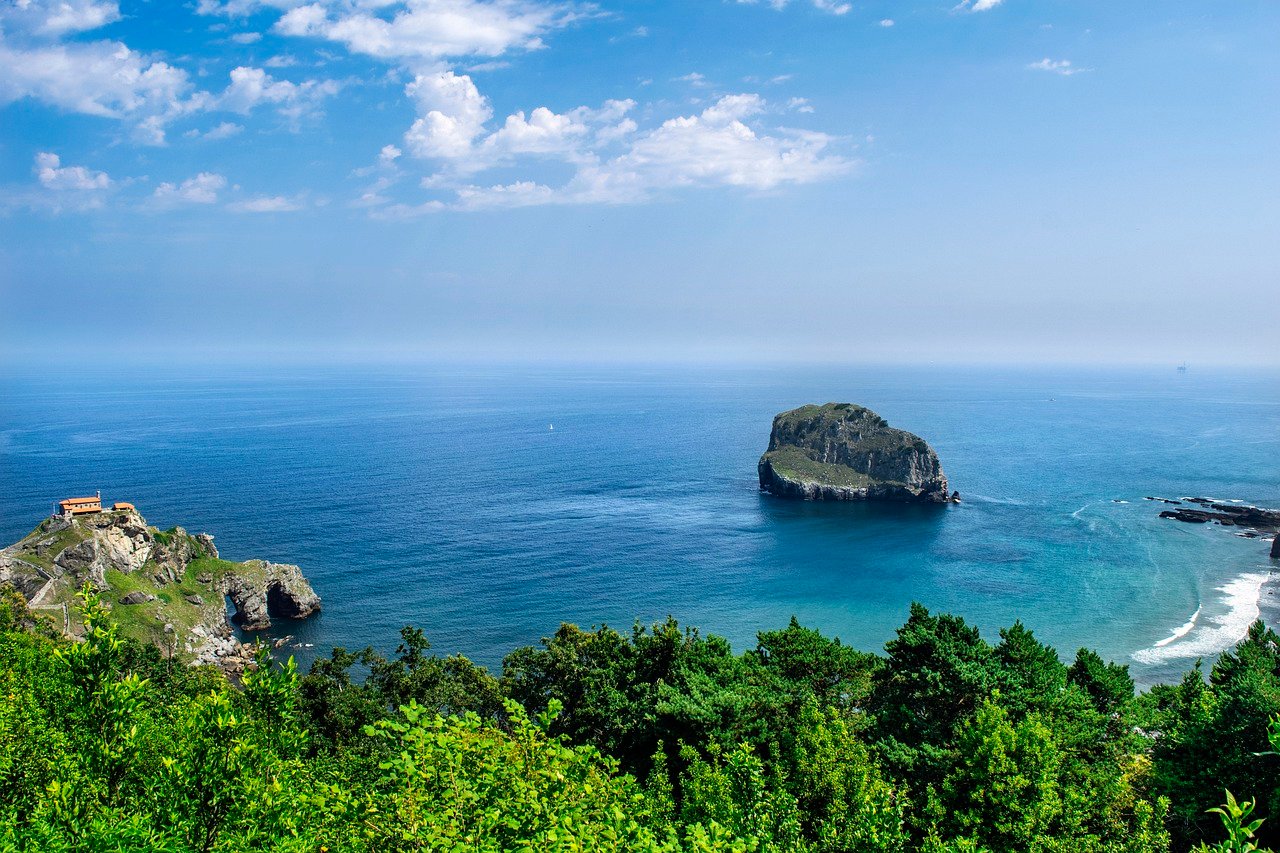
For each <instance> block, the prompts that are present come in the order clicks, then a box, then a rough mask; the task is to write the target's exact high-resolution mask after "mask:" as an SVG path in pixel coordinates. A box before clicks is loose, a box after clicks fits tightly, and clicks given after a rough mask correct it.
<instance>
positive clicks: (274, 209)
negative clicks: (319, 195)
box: [227, 195, 303, 213]
mask: <svg viewBox="0 0 1280 853" xmlns="http://www.w3.org/2000/svg"><path fill="white" fill-rule="evenodd" d="M302 208H303V204H302V203H301V202H300V201H297V200H295V199H290V198H286V197H285V196H282V195H271V196H265V195H264V196H257V197H255V198H251V199H246V200H244V201H235V202H232V203H231V204H228V205H227V209H228V210H234V211H235V212H237V213H285V212H289V211H293V210H301V209H302Z"/></svg>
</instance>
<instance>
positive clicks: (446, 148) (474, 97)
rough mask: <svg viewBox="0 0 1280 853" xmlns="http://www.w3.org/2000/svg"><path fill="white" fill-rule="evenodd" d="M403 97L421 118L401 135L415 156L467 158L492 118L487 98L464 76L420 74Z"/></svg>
mask: <svg viewBox="0 0 1280 853" xmlns="http://www.w3.org/2000/svg"><path fill="white" fill-rule="evenodd" d="M405 94H406V95H408V96H409V97H410V98H413V99H414V100H415V101H416V102H417V104H418V111H419V113H420V115H421V116H422V117H421V118H419V119H418V120H416V121H415V122H414V123H413V125H412V126H411V127H410V128H409V130H408V131H407V132H406V133H405V135H404V141H405V145H406V146H407V147H408V148H409V150H410V151H411V152H413V154H414V155H416V156H418V157H442V158H451V159H458V158H462V157H465V156H467V155H468V154H469V153H470V152H471V145H472V142H473V140H475V138H476V137H477V136H479V135H480V133H481V132H482V131H483V130H484V123H485V122H487V121H488V120H489V119H490V118H491V117H492V116H493V110H492V108H490V106H489V99H488V98H486V97H484V96H483V95H481V94H480V90H479V89H477V88H476V84H475V83H473V82H472V80H471V78H470V77H468V76H467V75H465V74H462V75H459V74H454V73H453V72H452V71H443V72H439V73H435V74H419V75H418V76H417V77H415V78H414V80H413V82H412V83H410V84H409V85H407V86H406V87H405Z"/></svg>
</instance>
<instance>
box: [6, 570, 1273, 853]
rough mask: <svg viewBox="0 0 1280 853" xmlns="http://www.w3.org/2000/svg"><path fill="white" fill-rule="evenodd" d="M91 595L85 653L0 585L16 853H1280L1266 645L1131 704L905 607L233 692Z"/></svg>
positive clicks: (1086, 661) (410, 633)
mask: <svg viewBox="0 0 1280 853" xmlns="http://www.w3.org/2000/svg"><path fill="white" fill-rule="evenodd" d="M211 568H214V567H211V566H205V567H204V570H210V569H211ZM200 570H201V569H195V571H197V572H198V571H200ZM84 598H85V604H84V607H83V610H82V617H81V618H82V623H83V625H84V628H85V637H84V641H83V642H70V641H67V640H64V639H61V638H58V637H56V636H55V635H54V633H55V632H53V631H52V630H51V629H50V628H48V627H47V626H46V625H44V624H42V622H41V620H39V619H36V618H33V617H32V616H31V614H30V613H28V612H27V611H26V608H25V604H24V602H23V601H22V599H21V596H19V595H17V594H16V593H14V592H13V591H12V590H7V591H6V590H0V851H73V850H74V851H82V850H83V851H141V850H147V851H159V853H170V852H171V853H179V851H182V853H187V851H201V852H202V853H206V851H255V850H260V851H286V853H288V852H289V851H297V853H301V851H311V852H312V853H314V851H373V850H376V851H380V853H381V852H382V851H388V852H389V851H409V850H467V851H500V850H528V851H544V850H549V851H561V850H563V851H586V850H593V851H594V850H605V851H609V850H617V851H623V850H625V851H685V850H687V851H700V852H705V853H710V851H735V853H748V851H757V853H766V852H767V851H777V853H781V852H782V851H796V853H828V851H830V853H835V851H857V852H858V853H863V851H866V853H905V851H916V850H919V851H928V852H929V853H978V851H987V853H1015V851H1016V853H1025V851H1040V852H1041V853H1075V851H1084V853H1091V851H1097V853H1103V851H1106V853H1147V851H1176V852H1177V853H1183V851H1190V850H1196V851H1215V853H1227V851H1251V850H1259V849H1263V848H1266V847H1267V846H1269V845H1270V846H1274V845H1275V844H1276V833H1275V832H1274V825H1275V821H1273V820H1272V819H1271V817H1270V816H1272V815H1276V814H1277V811H1278V810H1280V755H1277V752H1280V637H1277V635H1276V634H1275V633H1274V632H1273V631H1270V630H1268V629H1266V628H1265V627H1264V626H1263V625H1262V624H1261V623H1259V624H1257V625H1255V626H1254V627H1253V629H1252V630H1251V631H1250V634H1249V636H1248V637H1247V638H1246V639H1245V640H1244V641H1242V642H1241V643H1240V644H1239V646H1237V647H1236V648H1235V649H1234V650H1232V651H1231V652H1229V653H1227V654H1224V655H1223V656H1222V658H1221V659H1220V660H1219V661H1218V662H1217V663H1216V664H1215V665H1214V667H1213V669H1212V672H1211V674H1210V676H1209V678H1208V680H1207V681H1206V680H1205V678H1204V677H1203V675H1202V673H1201V672H1200V670H1199V669H1198V668H1197V669H1196V670H1194V671H1192V672H1191V673H1189V674H1188V675H1187V677H1186V678H1185V679H1184V680H1183V681H1182V682H1181V683H1180V684H1178V685H1170V686H1163V687H1159V688H1156V689H1154V690H1152V691H1150V692H1149V693H1146V694H1141V695H1135V693H1134V687H1133V681H1132V680H1131V679H1130V678H1129V675H1128V672H1127V669H1126V668H1125V667H1123V666H1117V665H1115V664H1112V663H1107V662H1105V661H1103V660H1102V659H1101V658H1100V657H1099V656H1098V655H1096V654H1094V653H1093V652H1090V651H1088V650H1081V651H1080V652H1079V653H1078V654H1077V655H1076V657H1075V659H1074V661H1073V662H1072V663H1071V664H1070V665H1066V664H1064V663H1063V662H1061V661H1060V660H1059V658H1058V655H1057V653H1056V652H1055V651H1054V650H1053V649H1052V648H1049V647H1047V646H1045V645H1044V644H1042V643H1040V642H1039V641H1038V640H1037V639H1036V638H1035V636H1034V634H1033V633H1032V632H1031V631H1029V630H1027V629H1026V628H1025V627H1024V626H1022V625H1021V624H1015V625H1013V626H1012V627H1010V628H1008V629H1006V630H1004V631H1002V632H1001V633H1000V637H999V641H998V642H997V643H995V644H994V645H992V644H990V643H988V642H986V641H985V640H984V639H983V638H982V637H980V636H979V634H978V632H977V631H976V630H975V629H974V628H973V627H972V626H969V625H967V624H966V623H965V622H964V620H963V619H960V618H958V617H954V616H950V615H946V614H942V615H935V614H931V613H929V612H928V611H927V610H925V609H924V608H923V607H920V606H918V605H916V606H914V607H913V608H912V610H911V614H910V618H909V619H908V620H907V622H906V623H905V624H904V625H903V626H902V627H901V628H900V629H899V630H898V632H897V636H896V637H895V638H894V639H893V640H892V641H891V642H889V643H888V644H887V645H886V648H885V652H884V654H883V655H876V654H870V653H866V652H860V651H857V650H854V649H851V648H849V647H847V646H844V645H842V644H841V643H840V642H839V641H838V640H831V639H828V638H826V637H824V636H822V635H821V634H819V633H818V632H816V631H813V630H811V629H808V628H805V627H802V626H801V625H799V624H798V623H796V622H795V621H794V620H793V621H792V623H791V624H790V625H789V626H787V627H786V628H784V629H782V630H778V631H769V632H764V633H761V634H760V635H759V638H758V643H757V645H756V647H755V648H753V649H750V650H748V651H746V652H745V653H741V654H734V653H733V652H732V650H731V649H730V647H729V645H728V643H727V642H725V641H724V640H723V639H721V638H719V637H715V636H713V635H704V634H701V633H700V632H698V631H696V630H693V629H687V628H682V627H681V626H679V625H678V624H677V623H676V622H675V621H674V620H668V621H667V622H664V623H660V624H658V625H655V626H653V627H652V628H645V627H641V626H636V627H635V628H633V629H632V630H631V631H630V632H628V633H620V632H617V631H614V630H612V629H610V628H607V627H602V628H599V629H597V630H592V631H584V630H581V629H579V628H577V627H574V626H572V625H564V626H562V627H561V629H560V630H559V631H558V632H556V634H555V635H554V636H553V637H550V638H547V639H546V640H544V641H543V642H542V644H541V645H540V646H538V647H529V648H522V649H517V650H515V651H513V652H512V653H511V654H510V655H509V656H508V657H507V659H506V660H505V661H504V665H503V672H502V675H501V677H500V678H495V677H493V676H491V675H489V674H488V673H487V672H486V671H485V670H484V669H482V668H480V667H477V666H475V665H474V664H472V663H471V662H470V661H468V660H467V659H466V658H463V657H456V656H455V657H447V658H441V657H437V656H434V655H432V654H431V653H430V646H429V644H428V643H427V641H426V638H425V637H424V636H423V634H422V632H421V631H418V630H416V629H412V628H406V629H404V631H403V632H402V634H401V637H402V643H401V645H400V647H399V648H398V649H397V652H396V656H395V657H394V658H390V659H388V658H384V657H382V656H381V655H379V654H377V653H375V652H374V651H373V650H371V649H365V650H363V651H359V652H349V651H347V650H345V649H341V648H336V649H334V650H333V651H332V653H331V654H330V655H329V656H328V657H327V658H322V659H320V660H318V661H317V662H316V663H315V665H314V666H313V667H312V669H311V671H310V673H308V674H307V675H305V676H302V675H300V674H299V673H298V671H297V669H296V667H295V666H294V664H293V661H292V660H291V659H290V660H289V661H286V662H284V663H283V664H282V663H279V662H272V661H271V659H270V658H269V657H268V654H267V652H266V651H262V652H261V653H260V655H259V666H258V668H257V669H256V670H254V671H250V672H248V673H247V674H246V675H245V676H244V678H243V681H242V683H240V684H235V685H233V684H231V683H229V682H228V681H227V680H226V679H225V678H224V677H223V676H222V675H221V674H219V673H218V672H216V671H214V670H212V669H209V668H191V667H181V666H172V665H171V664H170V663H169V662H168V661H166V660H164V659H163V658H162V657H161V655H160V653H159V652H158V651H157V650H156V648H155V647H154V646H152V645H146V644H141V643H138V642H135V641H133V640H130V639H128V638H127V637H125V636H123V634H122V631H121V628H120V627H119V626H118V625H117V624H116V623H115V622H114V621H113V619H114V617H115V614H114V613H111V612H108V611H107V610H106V609H105V608H104V607H103V606H102V605H101V604H100V603H99V602H97V601H96V600H95V599H94V598H93V596H92V595H90V594H89V593H88V592H87V591H86V592H85V593H84ZM357 674H359V675H361V676H363V677H362V678H360V677H357Z"/></svg>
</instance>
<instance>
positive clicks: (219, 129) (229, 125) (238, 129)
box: [191, 121, 244, 141]
mask: <svg viewBox="0 0 1280 853" xmlns="http://www.w3.org/2000/svg"><path fill="white" fill-rule="evenodd" d="M243 131H244V125H240V124H236V123H235V122H232V121H224V122H221V123H220V124H218V125H217V126H216V127H211V128H209V129H208V130H206V131H205V132H204V133H200V132H199V131H192V132H191V133H192V135H194V136H198V137H199V138H200V139H207V140H210V141H217V140H219V139H230V138H231V137H233V136H235V135H236V134H239V133H242V132H243Z"/></svg>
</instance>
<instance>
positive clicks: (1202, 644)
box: [1132, 572, 1267, 664]
mask: <svg viewBox="0 0 1280 853" xmlns="http://www.w3.org/2000/svg"><path fill="white" fill-rule="evenodd" d="M1266 582H1267V573H1266V572H1249V573H1246V574H1243V575H1240V576H1239V577H1237V578H1235V579H1234V580H1232V581H1229V582H1227V583H1225V584H1223V585H1222V586H1220V587H1218V589H1217V591H1218V592H1220V593H1222V599H1221V600H1222V603H1223V604H1224V605H1225V606H1226V612H1224V613H1223V614H1221V615H1220V616H1211V617H1209V619H1208V623H1209V624H1207V625H1202V626H1198V627H1197V625H1196V622H1197V621H1198V616H1199V613H1200V609H1197V610H1196V615H1195V616H1193V617H1192V619H1191V621H1190V622H1188V623H1187V624H1186V625H1183V626H1182V627H1181V628H1179V629H1178V630H1177V631H1174V632H1173V635H1172V636H1170V637H1166V638H1165V639H1163V640H1160V641H1159V642H1157V643H1156V644H1155V645H1153V646H1151V647H1150V648H1147V649H1142V650H1141V651H1137V652H1134V653H1133V655H1132V657H1133V659H1134V660H1136V661H1137V662H1138V663H1146V664H1153V663H1163V662H1165V661H1171V660H1181V659H1187V658H1197V657H1209V656H1211V655H1216V654H1217V653H1218V652H1221V651H1222V650H1223V649H1227V648H1230V647H1231V646H1233V645H1235V644H1236V643H1238V642H1240V640H1241V639H1243V637H1244V635H1245V634H1246V633H1248V630H1249V626H1250V625H1251V624H1253V622H1254V620H1255V619H1257V618H1258V616H1259V614H1260V613H1261V611H1260V610H1259V608H1258V596H1259V595H1260V594H1261V593H1262V585H1263V584H1264V583H1266ZM1188 626H1190V627H1188ZM1184 628H1185V629H1186V630H1185V631H1184V630H1183V629H1184Z"/></svg>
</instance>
